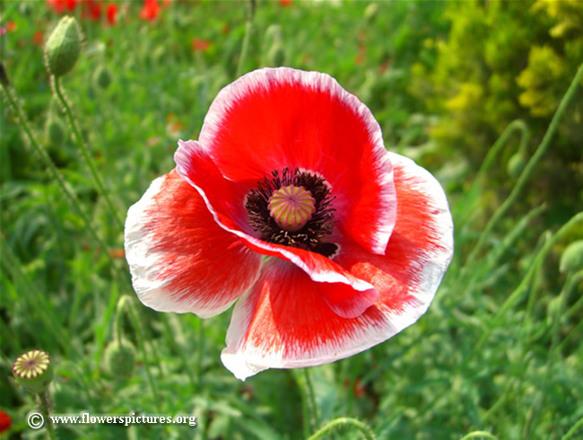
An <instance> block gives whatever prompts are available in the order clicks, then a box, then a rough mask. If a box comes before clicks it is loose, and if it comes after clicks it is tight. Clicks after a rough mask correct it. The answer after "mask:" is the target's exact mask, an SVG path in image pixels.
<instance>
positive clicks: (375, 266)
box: [221, 153, 453, 379]
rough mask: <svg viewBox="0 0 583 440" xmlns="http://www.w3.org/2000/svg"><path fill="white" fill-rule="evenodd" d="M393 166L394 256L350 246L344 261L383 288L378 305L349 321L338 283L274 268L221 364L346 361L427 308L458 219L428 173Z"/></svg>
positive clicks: (256, 367) (238, 311) (252, 369)
mask: <svg viewBox="0 0 583 440" xmlns="http://www.w3.org/2000/svg"><path fill="white" fill-rule="evenodd" d="M389 154H390V153H389ZM391 160H392V161H393V164H394V166H395V183H396V188H397V196H398V200H399V216H398V218H397V223H396V225H395V229H394V231H393V234H392V236H391V240H390V241H389V244H388V246H387V249H386V254H385V255H384V256H379V255H374V254H371V253H368V252H366V251H365V250H363V249H362V248H360V247H359V246H358V245H354V244H345V246H344V249H343V252H342V253H341V254H340V256H339V257H338V259H337V260H338V263H339V264H341V265H342V266H344V267H345V268H346V269H347V270H349V271H350V272H352V273H353V274H354V275H355V276H358V277H359V278H361V279H364V280H366V281H368V282H370V283H371V284H372V285H373V286H374V287H375V289H376V290H377V292H378V293H379V294H380V297H379V300H378V301H377V303H376V304H375V305H373V306H371V307H369V308H367V309H366V311H365V312H364V313H362V314H361V315H360V316H357V317H355V318H352V319H345V318H342V317H340V316H339V315H338V314H337V313H334V312H333V311H332V309H331V308H330V307H329V304H328V302H327V301H326V298H327V295H328V292H327V289H331V288H335V285H334V284H327V285H326V284H322V283H314V282H313V281H312V280H310V279H309V278H308V277H306V276H305V275H304V274H303V273H302V272H301V271H299V270H298V269H297V268H295V267H294V266H292V265H289V264H287V263H285V262H281V261H272V262H269V263H268V264H267V265H266V266H265V267H264V270H263V273H262V275H261V277H260V279H259V280H258V281H257V283H256V284H255V286H254V288H253V289H252V290H251V291H250V292H249V293H248V294H247V295H245V296H244V297H243V298H241V300H240V301H239V302H238V303H237V305H236V306H235V309H234V311H233V317H232V320H231V325H230V326H229V330H228V333H227V347H226V348H225V349H224V350H223V353H222V355H221V359H222V361H223V363H224V364H225V366H226V367H227V368H228V369H229V370H231V371H232V372H233V373H234V374H235V376H237V377H238V378H240V379H245V378H246V377H248V376H251V375H253V374H256V373H257V372H259V371H262V370H265V369H267V368H295V367H307V366H313V365H319V364H323V363H328V362H332V361H335V360H337V359H341V358H345V357H347V356H350V355H353V354H356V353H359V352H361V351H363V350H365V349H367V348H369V347H372V346H373V345H376V344H378V343H380V342H383V341H385V340H387V339H388V338H390V337H392V336H393V335H395V334H397V333H398V332H400V331H401V330H403V329H404V328H406V327H408V326H409V325H411V324H413V323H414V322H415V321H416V320H417V319H418V318H419V317H420V316H421V315H422V314H423V313H424V312H425V311H426V310H427V308H428V307H429V304H430V303H431V300H432V299H433V296H434V295H435V292H436V290H437V287H438V285H439V283H440V281H441V278H442V276H443V274H444V273H445V270H446V269H447V266H448V264H449V261H450V259H451V256H452V252H453V238H452V231H453V226H452V220H451V214H450V212H449V207H448V204H447V200H446V198H445V195H444V194H443V190H442V189H441V186H440V185H439V183H438V182H437V181H436V180H435V179H434V178H433V177H432V176H431V175H430V174H429V173H428V172H427V171H425V170H424V169H423V168H421V167H418V166H417V165H415V164H414V163H413V162H412V161H410V160H409V159H406V158H404V157H402V156H399V155H395V154H391Z"/></svg>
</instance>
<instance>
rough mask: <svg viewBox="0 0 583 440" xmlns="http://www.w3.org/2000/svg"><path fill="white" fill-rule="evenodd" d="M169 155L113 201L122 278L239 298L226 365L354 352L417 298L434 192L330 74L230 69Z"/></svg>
mask: <svg viewBox="0 0 583 440" xmlns="http://www.w3.org/2000/svg"><path fill="white" fill-rule="evenodd" d="M174 158H175V161H176V169H175V170H173V171H171V172H170V173H168V174H166V175H165V176H162V177H160V178H158V179H156V180H154V182H153V183H152V184H151V186H150V188H149V189H148V190H147V191H146V193H145V194H144V195H143V196H142V198H141V199H140V201H138V202H137V203H136V204H135V205H134V206H132V207H131V208H130V210H129V212H128V217H127V220H126V226H125V249H126V258H127V260H128V263H129V266H130V270H131V273H132V280H133V285H134V288H135V290H136V292H137V294H138V296H139V298H140V299H141V301H142V302H143V303H144V304H146V305H147V306H149V307H151V308H153V309H155V310H159V311H166V312H192V313H195V314H197V315H199V316H201V317H203V318H207V317H210V316H213V315H216V314H218V313H220V312H222V311H224V310H226V309H227V308H228V307H229V306H230V305H231V304H232V303H233V302H235V301H236V300H237V299H239V301H238V302H237V304H236V306H235V308H234V311H233V316H232V318H231V324H230V326H229V329H228V333H227V346H226V348H225V349H224V350H223V352H222V355H221V359H222V361H223V363H224V365H225V366H226V367H227V368H228V369H229V370H231V371H232V372H233V373H234V374H235V375H236V376H237V377H238V378H240V379H244V378H246V377H248V376H251V375H253V374H255V373H257V372H259V371H262V370H265V369H267V368H292V367H305V366H312V365H319V364H323V363H327V362H332V361H334V360H337V359H341V358H344V357H347V356H350V355H353V354H356V353H358V352H361V351H363V350H365V349H367V348H369V347H372V346H373V345H376V344H378V343H380V342H383V341H385V340H386V339H388V338H390V337H391V336H393V335H395V334H396V333H398V332H399V331H401V330H403V329H404V328H406V327H408V326H409V325H411V324H413V323H414V322H415V321H416V320H417V319H418V318H419V317H420V316H421V315H422V314H423V313H424V312H425V311H426V310H427V308H428V306H429V303H430V302H431V300H432V298H433V296H434V294H435V291H436V289H437V286H438V285H439V283H440V280H441V278H442V276H443V274H444V272H445V270H446V268H447V266H448V264H449V261H450V258H451V255H452V249H453V240H452V220H451V215H450V212H449V208H448V204H447V200H446V198H445V195H444V193H443V190H442V188H441V186H440V185H439V183H438V182H437V181H436V180H435V179H434V178H433V177H432V176H431V174H429V173H428V172H427V171H426V170H424V169H423V168H421V167H419V166H417V165H416V164H415V163H414V162H413V161H411V160H409V159H407V158H405V157H403V156H400V155H398V154H395V153H391V152H387V151H386V150H385V148H384V145H383V138H382V133H381V130H380V127H379V125H378V123H377V122H376V120H375V119H374V117H373V115H372V114H371V112H370V111H369V110H368V108H367V107H366V106H365V105H364V104H363V103H361V102H360V101H359V100H358V99H357V98H356V97H355V96H353V95H351V94H349V93H348V92H346V91H345V90H344V89H343V88H342V87H341V86H340V85H339V84H338V83H337V82H336V81H335V80H334V79H333V78H332V77H330V76H328V75H325V74H322V73H317V72H303V71H300V70H295V69H290V68H277V69H260V70H256V71H254V72H251V73H249V74H247V75H245V76H243V77H242V78H240V79H239V80H237V81H235V82H234V83H232V84H230V85H229V86H227V87H226V88H224V89H223V90H222V91H221V92H220V93H219V95H218V96H217V98H216V99H215V101H214V102H213V103H212V105H211V107H210V109H209V112H208V114H207V116H206V118H205V121H204V124H203V127H202V130H201V133H200V138H199V140H198V141H179V148H178V150H177V152H176V154H175V156H174Z"/></svg>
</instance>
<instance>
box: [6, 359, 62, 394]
mask: <svg viewBox="0 0 583 440" xmlns="http://www.w3.org/2000/svg"><path fill="white" fill-rule="evenodd" d="M12 374H13V375H14V378H15V379H16V382H18V383H19V384H20V385H22V386H23V387H24V388H25V389H26V390H27V391H29V392H30V393H33V394H39V393H42V392H43V391H45V390H46V388H47V386H48V385H49V383H50V382H51V380H52V379H53V369H52V366H51V360H50V358H49V355H48V353H45V352H44V351H41V350H31V351H28V352H26V353H24V354H23V355H21V356H19V357H18V358H17V359H16V361H14V364H13V365H12Z"/></svg>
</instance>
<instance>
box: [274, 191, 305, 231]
mask: <svg viewBox="0 0 583 440" xmlns="http://www.w3.org/2000/svg"><path fill="white" fill-rule="evenodd" d="M268 207H269V213H270V214H271V217H273V219H274V220H275V222H276V223H277V224H278V225H279V226H280V227H281V228H283V229H285V230H286V231H298V230H300V229H302V228H303V227H304V226H305V224H306V223H307V222H308V221H309V220H310V219H311V218H312V215H313V214H314V212H316V201H315V200H314V197H313V196H312V194H311V193H310V192H309V191H308V190H306V189H305V188H304V187H303V186H295V185H288V186H283V187H281V188H280V189H278V190H277V191H274V192H273V194H272V195H271V197H270V199H269V204H268Z"/></svg>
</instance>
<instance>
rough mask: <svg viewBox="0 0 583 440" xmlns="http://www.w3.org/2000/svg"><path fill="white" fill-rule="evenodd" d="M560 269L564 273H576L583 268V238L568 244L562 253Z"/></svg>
mask: <svg viewBox="0 0 583 440" xmlns="http://www.w3.org/2000/svg"><path fill="white" fill-rule="evenodd" d="M559 269H560V271H561V272H562V273H575V272H578V271H580V270H582V269H583V240H579V241H575V242H573V243H571V244H570V245H569V246H567V249H565V250H564V251H563V255H561V263H560V265H559Z"/></svg>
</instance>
